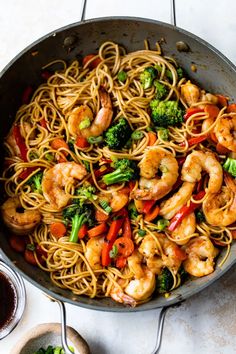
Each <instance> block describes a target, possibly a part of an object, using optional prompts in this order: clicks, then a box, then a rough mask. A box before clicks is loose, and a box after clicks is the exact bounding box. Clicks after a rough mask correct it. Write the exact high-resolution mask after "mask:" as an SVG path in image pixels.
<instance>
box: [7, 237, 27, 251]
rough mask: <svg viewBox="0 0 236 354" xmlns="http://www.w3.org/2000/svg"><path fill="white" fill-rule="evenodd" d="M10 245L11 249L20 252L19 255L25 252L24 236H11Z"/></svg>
mask: <svg viewBox="0 0 236 354" xmlns="http://www.w3.org/2000/svg"><path fill="white" fill-rule="evenodd" d="M9 243H10V246H11V248H12V249H13V250H14V251H16V252H18V253H23V252H24V250H25V246H26V243H25V240H24V238H23V237H22V236H17V235H11V236H10V237H9Z"/></svg>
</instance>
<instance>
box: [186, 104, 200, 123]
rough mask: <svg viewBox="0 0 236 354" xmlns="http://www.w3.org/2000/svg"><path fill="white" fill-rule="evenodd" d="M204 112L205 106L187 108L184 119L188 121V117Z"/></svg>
mask: <svg viewBox="0 0 236 354" xmlns="http://www.w3.org/2000/svg"><path fill="white" fill-rule="evenodd" d="M203 112H204V109H203V108H195V107H192V108H188V109H187V110H186V113H185V115H184V120H185V121H186V120H187V119H188V118H190V117H191V116H192V115H193V114H195V113H203Z"/></svg>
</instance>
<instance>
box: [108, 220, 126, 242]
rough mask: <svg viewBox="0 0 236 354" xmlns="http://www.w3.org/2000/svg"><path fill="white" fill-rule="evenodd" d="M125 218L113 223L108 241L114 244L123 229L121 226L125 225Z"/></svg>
mask: <svg viewBox="0 0 236 354" xmlns="http://www.w3.org/2000/svg"><path fill="white" fill-rule="evenodd" d="M123 222H124V218H121V219H116V220H113V221H112V222H111V225H110V228H109V231H108V234H107V240H108V241H110V242H114V241H115V239H116V237H117V236H118V232H119V231H120V229H121V226H122V225H123Z"/></svg>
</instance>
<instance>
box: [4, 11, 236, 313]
mask: <svg viewBox="0 0 236 354" xmlns="http://www.w3.org/2000/svg"><path fill="white" fill-rule="evenodd" d="M68 38H69V39H68ZM144 39H148V40H149V43H150V46H151V48H155V42H156V41H159V40H162V42H163V43H162V49H163V51H164V54H165V55H167V56H171V57H173V58H175V59H176V60H177V62H178V63H179V65H180V66H182V67H183V68H184V69H185V71H186V72H187V74H188V76H189V77H190V78H192V79H193V80H195V81H196V82H198V83H199V85H200V86H201V87H203V88H205V89H206V90H209V91H212V92H216V93H217V92H219V93H224V94H225V95H228V96H229V97H230V98H232V99H233V98H236V87H235V81H236V68H235V67H234V66H233V64H232V63H231V62H230V61H229V60H227V59H226V58H225V57H224V56H223V55H222V54H221V53H219V52H218V51H217V50H216V49H215V48H213V47H211V46H209V45H208V44H207V43H206V42H204V41H203V40H201V39H199V38H198V37H196V36H194V35H192V34H190V33H188V32H186V31H183V30H182V29H179V28H175V27H173V26H171V25H167V24H165V23H161V22H157V21H152V20H146V19H140V18H128V17H122V18H118V17H112V18H100V19H95V20H88V21H85V22H83V23H75V24H72V25H69V26H66V27H63V28H61V29H59V30H57V31H55V32H53V33H50V34H48V35H46V36H45V37H43V38H41V39H40V40H38V41H36V42H35V43H33V44H32V45H31V46H29V47H28V48H26V49H25V50H23V51H22V52H21V53H20V54H19V55H18V56H17V57H16V58H14V59H13V60H12V61H11V62H10V63H9V65H8V66H7V67H6V68H5V69H4V70H3V72H2V74H1V76H0V112H1V113H0V114H1V115H0V119H1V130H0V140H1V141H3V137H4V136H5V135H6V134H7V132H8V130H9V128H10V126H11V124H12V122H13V119H14V116H15V113H16V111H17V109H18V108H19V106H20V103H21V95H22V92H23V90H24V88H25V87H27V86H28V85H32V86H33V87H35V88H36V87H37V85H39V84H40V83H41V81H40V80H41V76H40V72H41V68H42V66H44V65H45V64H47V63H48V62H50V61H52V60H55V59H64V60H66V61H70V60H73V59H74V58H75V57H78V58H79V57H81V56H84V55H86V54H90V53H94V52H96V51H97V50H98V47H99V46H100V45H101V44H102V43H103V42H104V41H107V40H112V41H114V42H117V43H119V44H122V45H123V46H125V48H126V49H127V50H128V51H134V50H139V49H142V48H143V41H144ZM163 40H164V41H163ZM178 41H184V42H186V43H187V44H188V46H189V48H190V51H189V52H188V53H185V52H179V51H178V50H177V49H176V42H178ZM68 42H70V43H69V45H68ZM32 53H33V54H35V53H36V55H32ZM193 63H194V64H195V65H196V66H197V72H196V73H193V72H192V71H191V68H190V67H191V64H193ZM2 156H3V151H2V147H1V151H0V159H1V160H0V163H1V166H2ZM8 234H9V232H8V231H7V230H5V229H4V227H3V225H2V224H1V225H0V247H1V248H2V251H3V255H4V258H5V259H7V260H8V261H9V262H10V264H11V265H12V267H14V268H15V269H16V270H18V271H19V272H20V273H21V274H22V275H23V276H24V277H25V278H26V279H27V280H29V281H30V282H31V283H33V284H34V285H35V286H37V287H38V288H40V289H41V290H43V291H45V292H47V293H49V294H50V295H51V296H54V297H56V298H58V299H60V300H63V301H67V302H70V303H72V304H74V305H77V306H82V307H86V308H90V309H94V310H105V311H117V312H126V311H142V310H150V309H153V308H157V307H162V306H167V305H171V304H174V303H177V302H179V301H182V300H184V299H186V298H188V297H189V296H191V295H193V294H195V293H197V292H198V291H200V290H202V289H203V288H205V287H206V286H208V285H210V284H211V283H212V282H213V281H215V280H216V279H218V278H219V277H220V276H222V275H223V274H224V273H225V272H226V271H227V270H228V269H229V268H230V267H231V266H232V265H233V264H234V262H235V258H236V244H234V245H233V246H232V249H231V253H230V256H229V257H228V259H227V261H226V262H225V263H224V265H223V266H222V268H219V267H217V269H216V271H215V272H214V273H213V274H211V275H209V276H207V277H203V278H200V279H196V280H194V281H191V280H189V281H188V282H187V283H186V284H184V285H183V286H181V287H180V288H179V289H176V290H174V291H173V292H172V294H171V296H170V297H169V298H168V299H165V298H164V297H157V298H154V299H153V300H151V301H150V302H148V303H146V304H143V305H140V306H139V307H137V308H134V309H133V308H126V307H124V306H122V305H120V304H118V303H115V302H114V301H112V300H111V299H99V300H98V299H89V298H87V297H83V296H75V295H73V294H72V293H71V292H69V291H67V290H63V289H59V288H57V287H55V286H54V285H53V284H52V283H51V282H50V279H49V277H48V274H47V273H45V272H43V271H41V270H40V269H36V268H35V267H32V266H31V265H29V264H27V263H26V262H25V261H24V259H23V257H22V256H21V255H19V254H16V253H15V252H14V251H13V250H12V249H11V248H10V246H9V244H8V242H7V236H8ZM219 261H220V259H219ZM219 261H218V263H219Z"/></svg>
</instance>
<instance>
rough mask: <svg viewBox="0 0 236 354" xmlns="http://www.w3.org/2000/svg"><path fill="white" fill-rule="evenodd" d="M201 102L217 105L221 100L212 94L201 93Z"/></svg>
mask: <svg viewBox="0 0 236 354" xmlns="http://www.w3.org/2000/svg"><path fill="white" fill-rule="evenodd" d="M199 101H204V102H208V103H210V104H214V105H217V104H218V101H219V100H218V97H217V96H215V95H213V94H212V93H209V92H205V91H201V96H200V99H199Z"/></svg>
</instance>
